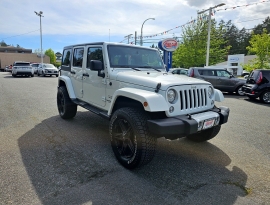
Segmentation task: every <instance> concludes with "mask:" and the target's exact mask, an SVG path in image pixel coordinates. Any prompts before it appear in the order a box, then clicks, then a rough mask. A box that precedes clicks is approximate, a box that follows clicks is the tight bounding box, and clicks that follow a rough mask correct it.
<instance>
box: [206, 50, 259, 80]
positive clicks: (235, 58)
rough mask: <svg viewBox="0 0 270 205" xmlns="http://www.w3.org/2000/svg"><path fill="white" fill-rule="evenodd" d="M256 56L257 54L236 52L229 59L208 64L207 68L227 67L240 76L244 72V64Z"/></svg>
mask: <svg viewBox="0 0 270 205" xmlns="http://www.w3.org/2000/svg"><path fill="white" fill-rule="evenodd" d="M254 58H256V55H248V56H245V55H244V54H236V55H228V60H227V61H225V62H222V63H218V64H216V65H213V66H207V68H208V67H209V68H226V69H227V70H228V71H229V72H231V73H232V74H233V75H235V76H240V75H242V73H243V67H242V65H244V64H247V63H249V61H250V60H253V59H254Z"/></svg>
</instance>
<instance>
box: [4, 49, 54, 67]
mask: <svg viewBox="0 0 270 205" xmlns="http://www.w3.org/2000/svg"><path fill="white" fill-rule="evenodd" d="M14 61H27V62H41V57H40V55H37V54H36V53H32V49H25V48H20V47H13V46H0V68H1V69H4V68H5V66H6V65H11V64H13V62H14ZM43 62H44V63H50V57H49V56H46V55H44V57H43Z"/></svg>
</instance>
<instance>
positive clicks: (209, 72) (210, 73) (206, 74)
mask: <svg viewBox="0 0 270 205" xmlns="http://www.w3.org/2000/svg"><path fill="white" fill-rule="evenodd" d="M201 72H202V74H201V75H204V76H214V75H215V74H214V71H212V70H201Z"/></svg>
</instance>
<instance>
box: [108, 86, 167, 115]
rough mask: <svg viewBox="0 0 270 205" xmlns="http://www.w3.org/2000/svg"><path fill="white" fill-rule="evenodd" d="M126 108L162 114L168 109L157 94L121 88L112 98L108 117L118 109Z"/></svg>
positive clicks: (161, 97) (163, 100)
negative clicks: (131, 107) (130, 107)
mask: <svg viewBox="0 0 270 205" xmlns="http://www.w3.org/2000/svg"><path fill="white" fill-rule="evenodd" d="M157 102H158V103H157ZM128 106H135V107H137V108H142V109H143V110H145V111H149V112H162V111H167V110H168V109H169V108H168V105H167V103H166V101H165V99H164V97H163V96H162V95H161V94H159V93H155V92H151V91H145V90H140V89H136V88H121V89H119V90H117V91H116V92H115V93H114V95H113V97H112V100H111V105H110V107H109V110H108V115H111V114H112V113H113V112H114V111H115V110H116V109H118V108H121V107H128Z"/></svg>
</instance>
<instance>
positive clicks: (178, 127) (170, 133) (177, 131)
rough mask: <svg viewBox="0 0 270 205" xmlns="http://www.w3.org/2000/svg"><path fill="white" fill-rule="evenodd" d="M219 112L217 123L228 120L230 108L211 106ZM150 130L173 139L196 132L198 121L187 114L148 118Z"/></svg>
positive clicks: (159, 135)
mask: <svg viewBox="0 0 270 205" xmlns="http://www.w3.org/2000/svg"><path fill="white" fill-rule="evenodd" d="M208 111H213V112H216V113H218V114H219V117H220V122H219V125H221V124H224V123H226V122H227V121H228V118H229V113H230V109H229V108H227V107H223V106H222V107H219V108H213V109H211V110H208ZM147 123H148V128H149V130H150V132H151V133H152V134H154V135H156V136H158V137H165V138H169V139H175V138H179V137H184V136H187V135H190V134H193V133H196V132H198V123H197V121H196V120H194V119H192V118H190V117H189V116H176V117H170V118H165V119H156V120H148V122H147Z"/></svg>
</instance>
